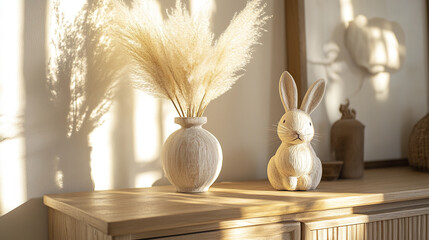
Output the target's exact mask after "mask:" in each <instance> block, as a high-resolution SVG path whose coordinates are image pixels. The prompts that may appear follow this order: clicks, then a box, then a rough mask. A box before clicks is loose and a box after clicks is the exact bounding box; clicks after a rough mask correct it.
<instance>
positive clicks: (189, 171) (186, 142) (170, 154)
mask: <svg viewBox="0 0 429 240" xmlns="http://www.w3.org/2000/svg"><path fill="white" fill-rule="evenodd" d="M174 122H175V123H177V124H179V125H180V126H181V128H180V129H179V130H177V131H175V132H174V133H172V134H171V135H170V136H169V137H168V138H167V140H166V141H165V143H164V145H163V147H162V152H161V159H162V165H163V168H164V172H165V175H166V176H167V178H168V180H170V182H171V183H172V184H173V185H174V186H175V187H176V189H177V191H178V192H205V191H207V190H208V189H209V187H210V186H211V185H212V184H213V183H214V181H215V180H216V179H217V177H218V176H219V173H220V170H221V168H222V149H221V146H220V144H219V142H218V140H217V139H216V137H215V136H213V134H211V133H210V132H208V131H207V130H205V129H203V128H202V125H203V124H205V123H206V122H207V118H206V117H189V118H186V117H184V118H181V117H178V118H175V119H174Z"/></svg>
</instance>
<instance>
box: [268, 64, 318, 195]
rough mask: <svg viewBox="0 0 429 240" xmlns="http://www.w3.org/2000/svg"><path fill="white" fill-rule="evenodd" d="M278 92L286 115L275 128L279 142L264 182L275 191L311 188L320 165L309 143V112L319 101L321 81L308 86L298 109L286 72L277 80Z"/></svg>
mask: <svg viewBox="0 0 429 240" xmlns="http://www.w3.org/2000/svg"><path fill="white" fill-rule="evenodd" d="M279 91H280V98H281V100H282V103H283V107H284V108H285V110H286V113H285V114H284V115H283V117H282V118H281V119H280V121H279V124H278V126H277V134H278V136H279V138H280V140H281V141H282V143H281V145H280V147H279V148H278V149H277V152H276V154H275V155H274V156H273V157H272V158H271V159H270V162H269V163H268V169H267V173H268V180H269V181H270V183H271V185H272V186H273V187H274V188H275V189H277V190H310V189H315V188H316V187H317V186H318V185H319V183H320V179H321V178H322V164H321V162H320V159H319V158H318V157H317V156H316V153H315V152H314V150H313V147H312V146H311V144H310V142H311V140H312V139H313V136H314V127H313V122H312V121H311V118H310V113H311V112H313V110H314V109H315V108H316V107H317V106H318V105H319V103H320V102H321V101H322V98H323V95H324V93H325V80H323V79H320V80H317V81H316V82H315V83H313V85H311V87H310V88H309V89H308V91H307V93H306V94H305V97H304V100H303V101H302V104H301V108H300V109H298V91H297V88H296V84H295V81H294V80H293V78H292V76H291V75H290V74H289V73H288V72H286V71H285V72H283V74H282V76H281V77H280V85H279Z"/></svg>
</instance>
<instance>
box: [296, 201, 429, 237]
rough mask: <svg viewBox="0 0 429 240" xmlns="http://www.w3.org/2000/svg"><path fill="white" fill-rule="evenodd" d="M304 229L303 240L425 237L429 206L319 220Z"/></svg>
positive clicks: (310, 222)
mask: <svg viewBox="0 0 429 240" xmlns="http://www.w3.org/2000/svg"><path fill="white" fill-rule="evenodd" d="M303 229H304V231H303V238H304V239H306V240H323V239H334V240H336V239H338V240H345V239H347V240H351V239H356V240H362V239H365V240H384V239H386V240H420V239H421V240H428V239H429V207H424V208H417V209H403V210H396V211H390V212H379V213H372V214H371V213H369V214H366V215H365V214H351V215H347V216H341V217H336V218H326V219H319V220H314V221H309V222H304V223H303Z"/></svg>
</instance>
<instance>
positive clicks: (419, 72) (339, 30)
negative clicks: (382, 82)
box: [305, 0, 428, 161]
mask: <svg viewBox="0 0 429 240" xmlns="http://www.w3.org/2000/svg"><path fill="white" fill-rule="evenodd" d="M305 7H306V12H305V14H306V37H307V60H308V65H307V66H308V81H309V83H312V82H314V81H315V80H317V79H318V78H325V79H327V80H328V87H327V94H326V96H325V99H324V102H323V103H322V104H321V106H320V107H319V109H318V110H316V111H315V112H314V113H313V118H314V121H315V122H316V123H315V126H316V130H317V131H318V133H319V135H320V137H319V141H318V142H315V145H316V147H315V148H316V151H317V152H318V154H319V156H320V157H321V159H322V160H329V159H330V153H329V147H330V146H329V141H330V126H331V125H332V123H333V122H335V121H336V120H338V119H339V118H340V113H339V111H338V108H339V104H340V103H344V102H345V99H346V98H349V99H350V101H351V107H352V108H354V109H355V110H356V111H357V119H358V120H360V121H361V122H362V123H363V124H364V125H365V126H366V128H365V157H364V159H365V160H366V161H369V160H385V159H397V158H405V157H407V147H408V138H409V135H410V132H411V129H412V127H413V126H414V124H415V123H416V122H417V121H418V120H419V119H420V118H422V117H423V116H424V115H425V114H426V113H427V111H428V72H427V68H428V59H427V52H428V49H427V46H428V45H427V24H426V21H427V20H426V1H425V0H418V1H417V0H416V1H407V0H379V1H371V0H359V1H356V0H355V1H353V0H306V1H305ZM359 14H361V15H364V16H366V17H368V18H373V17H382V18H385V19H387V20H390V21H395V22H397V23H399V25H400V26H401V27H402V28H403V30H404V32H405V47H406V56H405V61H404V63H403V66H402V69H400V70H399V71H398V72H397V73H393V74H392V75H391V78H390V84H389V85H388V88H386V89H385V90H386V92H385V93H384V94H385V95H384V96H383V94H381V95H378V96H377V94H376V92H375V90H374V85H373V80H371V78H370V76H369V75H367V74H366V73H365V71H363V70H362V69H360V68H358V67H357V66H356V65H355V64H354V63H353V61H352V60H351V58H350V56H349V54H348V52H347V49H346V48H345V45H344V31H345V22H347V21H348V20H351V19H354V17H356V16H357V15H359ZM332 43H335V44H336V45H337V46H339V48H340V52H339V55H338V58H336V59H335V62H334V63H332V64H330V65H323V64H320V62H321V60H323V59H325V58H326V53H325V50H324V47H325V46H326V45H328V44H332ZM328 73H330V74H328ZM328 75H329V76H328Z"/></svg>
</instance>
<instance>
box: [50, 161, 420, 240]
mask: <svg viewBox="0 0 429 240" xmlns="http://www.w3.org/2000/svg"><path fill="white" fill-rule="evenodd" d="M44 203H45V205H47V206H48V217H49V237H50V239H51V240H53V239H61V240H62V239H85V240H90V239H102V240H124V239H146V238H151V239H293V240H297V239H312V240H314V239H317V240H320V239H358V240H360V239H389V240H390V239H398V240H399V239H400V240H402V239H413V240H414V239H428V240H429V174H427V173H421V172H416V171H413V170H412V169H411V168H408V167H395V168H383V169H371V170H366V171H365V175H364V177H363V178H362V179H358V180H337V181H332V182H321V184H320V185H319V187H318V188H317V189H316V190H313V191H307V192H302V191H297V192H289V191H275V190H274V189H273V188H272V187H271V186H270V184H269V182H268V181H252V182H222V183H216V184H214V185H213V186H212V187H211V188H210V191H209V192H207V193H199V194H184V193H176V192H175V190H174V188H173V187H172V186H162V187H151V188H139V189H122V190H107V191H94V192H82V193H67V194H58V195H47V196H45V197H44Z"/></svg>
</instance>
